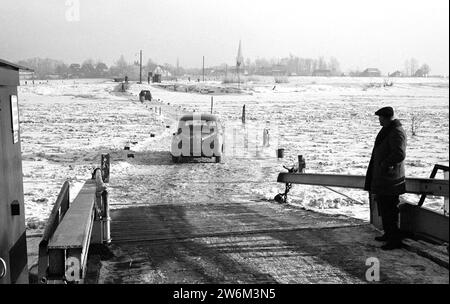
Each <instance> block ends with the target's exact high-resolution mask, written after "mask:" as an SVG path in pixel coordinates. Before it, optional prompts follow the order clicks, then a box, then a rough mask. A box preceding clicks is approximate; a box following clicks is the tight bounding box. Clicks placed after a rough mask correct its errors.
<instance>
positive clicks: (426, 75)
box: [414, 69, 428, 77]
mask: <svg viewBox="0 0 450 304" xmlns="http://www.w3.org/2000/svg"><path fill="white" fill-rule="evenodd" d="M414 77H428V73H426V72H425V71H424V70H422V69H418V70H417V71H416V72H415V73H414Z"/></svg>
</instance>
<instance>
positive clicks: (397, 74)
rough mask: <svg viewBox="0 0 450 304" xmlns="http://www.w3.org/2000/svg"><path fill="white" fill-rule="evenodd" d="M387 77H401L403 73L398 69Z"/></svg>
mask: <svg viewBox="0 0 450 304" xmlns="http://www.w3.org/2000/svg"><path fill="white" fill-rule="evenodd" d="M389 77H403V73H402V72H400V71H395V72H394V73H391V74H389Z"/></svg>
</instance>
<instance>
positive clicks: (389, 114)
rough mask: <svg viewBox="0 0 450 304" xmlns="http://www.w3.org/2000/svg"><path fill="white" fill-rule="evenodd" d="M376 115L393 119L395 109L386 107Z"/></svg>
mask: <svg viewBox="0 0 450 304" xmlns="http://www.w3.org/2000/svg"><path fill="white" fill-rule="evenodd" d="M375 115H378V116H385V117H392V116H394V109H393V108H392V107H384V108H381V109H379V110H378V111H376V112H375Z"/></svg>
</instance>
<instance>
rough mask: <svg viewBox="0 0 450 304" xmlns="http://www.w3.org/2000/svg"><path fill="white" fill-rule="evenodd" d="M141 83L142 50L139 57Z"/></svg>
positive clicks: (140, 80)
mask: <svg viewBox="0 0 450 304" xmlns="http://www.w3.org/2000/svg"><path fill="white" fill-rule="evenodd" d="M139 83H142V50H141V52H140V55H139Z"/></svg>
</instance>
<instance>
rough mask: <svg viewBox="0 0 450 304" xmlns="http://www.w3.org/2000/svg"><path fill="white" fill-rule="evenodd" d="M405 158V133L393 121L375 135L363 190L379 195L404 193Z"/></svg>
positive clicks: (397, 122) (398, 124)
mask: <svg viewBox="0 0 450 304" xmlns="http://www.w3.org/2000/svg"><path fill="white" fill-rule="evenodd" d="M405 156H406V133H405V130H403V127H402V124H401V123H400V121H399V120H397V119H395V120H393V121H392V122H391V123H390V124H389V125H388V126H385V127H383V128H382V129H381V130H380V132H379V133H378V135H377V138H376V140H375V146H374V148H373V151H372V157H371V159H370V163H369V168H368V169H367V174H366V182H365V185H364V190H367V191H369V192H371V193H373V194H379V195H399V194H403V193H405V164H404V160H405Z"/></svg>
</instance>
